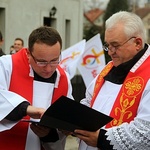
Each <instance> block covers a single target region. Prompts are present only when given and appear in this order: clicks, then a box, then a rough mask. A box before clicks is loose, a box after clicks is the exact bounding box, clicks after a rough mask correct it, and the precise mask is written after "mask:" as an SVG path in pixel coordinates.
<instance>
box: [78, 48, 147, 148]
mask: <svg viewBox="0 0 150 150" xmlns="http://www.w3.org/2000/svg"><path fill="white" fill-rule="evenodd" d="M149 55H150V46H149V48H148V50H147V51H146V52H145V54H144V55H143V56H142V57H141V59H140V60H139V61H138V62H137V63H136V64H135V65H134V66H133V67H132V69H131V72H132V71H133V72H134V71H135V70H136V69H138V67H139V66H140V65H141V64H142V63H143V62H144V61H145V59H146V58H147V57H149ZM147 69H149V68H147ZM96 79H97V78H95V79H94V80H93V81H92V82H91V84H90V85H89V87H88V88H87V91H86V98H85V99H83V100H82V101H81V103H83V104H85V105H87V106H90V101H91V99H92V95H93V91H94V86H95V82H96ZM121 86H122V85H118V84H114V83H111V82H109V81H105V82H104V84H103V86H102V88H101V89H100V91H99V93H98V95H97V97H96V99H95V102H94V104H93V107H92V108H94V109H96V110H98V111H100V112H102V113H104V114H106V115H109V114H110V112H111V109H112V107H113V104H114V102H115V100H116V97H117V95H118V93H119V91H120V88H121ZM103 128H105V127H103ZM106 130H107V133H106V135H107V136H108V137H107V139H108V140H110V143H111V144H112V145H114V146H113V149H114V150H129V149H130V150H150V79H149V80H148V82H147V83H146V86H145V89H144V91H143V93H142V97H141V100H140V103H139V106H138V110H137V115H136V117H135V118H134V120H133V121H131V122H130V123H123V124H121V125H119V126H116V127H112V128H109V129H106ZM80 142H81V143H80V146H79V150H98V148H97V147H91V146H88V145H87V144H86V143H85V142H83V141H80Z"/></svg>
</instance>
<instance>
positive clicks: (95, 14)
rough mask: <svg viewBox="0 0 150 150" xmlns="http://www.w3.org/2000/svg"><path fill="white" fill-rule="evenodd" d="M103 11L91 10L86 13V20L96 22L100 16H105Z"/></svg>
mask: <svg viewBox="0 0 150 150" xmlns="http://www.w3.org/2000/svg"><path fill="white" fill-rule="evenodd" d="M103 12H104V11H103V10H100V9H98V8H96V9H93V10H90V11H88V12H86V13H84V16H85V18H87V20H89V21H90V22H94V21H95V20H96V19H97V18H98V17H99V16H100V15H102V14H103Z"/></svg>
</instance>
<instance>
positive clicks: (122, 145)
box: [106, 81, 150, 150]
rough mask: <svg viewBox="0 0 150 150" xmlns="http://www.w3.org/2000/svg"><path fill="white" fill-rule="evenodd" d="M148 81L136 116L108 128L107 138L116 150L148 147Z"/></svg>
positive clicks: (145, 148)
mask: <svg viewBox="0 0 150 150" xmlns="http://www.w3.org/2000/svg"><path fill="white" fill-rule="evenodd" d="M149 107H150V81H149V82H148V83H147V85H146V87H145V90H144V92H143V95H142V97H141V101H140V104H139V107H138V111H137V116H136V117H135V119H134V120H133V121H131V122H130V123H123V124H121V125H120V126H117V127H112V128H109V129H108V130H107V132H106V135H107V136H108V137H107V139H108V140H110V141H111V142H110V143H111V144H112V145H114V147H113V148H114V149H117V150H121V149H123V150H129V149H132V150H149V149H150V108H149Z"/></svg>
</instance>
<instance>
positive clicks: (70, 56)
mask: <svg viewBox="0 0 150 150" xmlns="http://www.w3.org/2000/svg"><path fill="white" fill-rule="evenodd" d="M85 44H86V41H85V40H82V41H80V42H79V43H77V44H75V45H73V46H71V47H69V48H68V49H66V50H63V51H62V52H61V55H62V60H61V62H60V66H61V67H62V68H63V69H64V70H65V71H66V72H68V74H69V76H70V79H72V78H73V77H74V75H75V74H76V70H77V63H78V60H79V59H80V57H81V55H82V53H83V51H84V49H85Z"/></svg>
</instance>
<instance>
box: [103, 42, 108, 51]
mask: <svg viewBox="0 0 150 150" xmlns="http://www.w3.org/2000/svg"><path fill="white" fill-rule="evenodd" d="M103 50H104V51H108V44H107V43H105V44H104V45H103Z"/></svg>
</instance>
